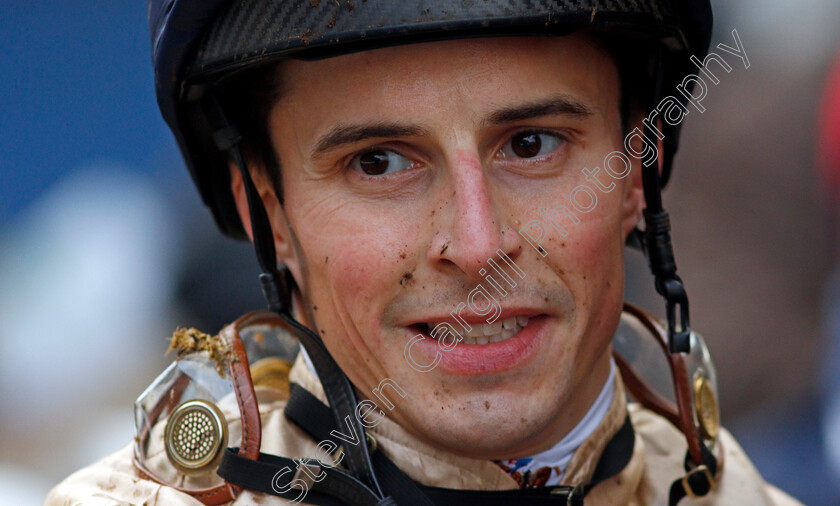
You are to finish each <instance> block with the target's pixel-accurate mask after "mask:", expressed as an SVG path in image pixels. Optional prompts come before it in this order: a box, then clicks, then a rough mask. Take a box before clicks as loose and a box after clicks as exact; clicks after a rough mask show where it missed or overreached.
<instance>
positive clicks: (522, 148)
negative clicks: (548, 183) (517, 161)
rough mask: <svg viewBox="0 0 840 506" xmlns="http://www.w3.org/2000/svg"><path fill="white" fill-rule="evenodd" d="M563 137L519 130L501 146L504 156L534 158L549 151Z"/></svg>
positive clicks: (558, 143)
mask: <svg viewBox="0 0 840 506" xmlns="http://www.w3.org/2000/svg"><path fill="white" fill-rule="evenodd" d="M564 140H565V139H563V137H560V136H559V135H554V134H549V133H545V132H520V133H518V134H516V135H514V136H513V137H511V139H510V140H509V141H508V142H507V143H506V144H505V145H504V146H502V156H503V157H504V158H535V157H537V156H543V155H547V154H548V153H551V152H552V151H554V150H555V149H557V146H559V145H560V143H562V142H563V141H564Z"/></svg>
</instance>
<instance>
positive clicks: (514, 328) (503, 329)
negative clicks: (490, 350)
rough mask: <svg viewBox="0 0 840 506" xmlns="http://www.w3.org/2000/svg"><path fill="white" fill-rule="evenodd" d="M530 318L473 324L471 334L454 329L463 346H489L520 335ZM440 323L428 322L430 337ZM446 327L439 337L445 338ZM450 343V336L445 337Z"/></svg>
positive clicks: (517, 317)
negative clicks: (459, 336) (488, 344)
mask: <svg viewBox="0 0 840 506" xmlns="http://www.w3.org/2000/svg"><path fill="white" fill-rule="evenodd" d="M529 320H530V318H528V317H527V316H511V317H510V318H505V319H504V320H497V321H495V322H494V323H473V324H471V325H470V327H472V328H471V329H470V331H469V332H464V328H463V327H461V326H460V325H453V328H454V329H455V330H457V331H458V333H459V334H460V335H461V337H463V338H464V340H463V341H461V342H462V343H463V344H487V343H498V342H499V341H504V340H505V339H510V338H511V337H513V336H515V335H516V334H517V333H519V331H520V330H522V329H524V328H525V327H527V326H528V322H529ZM439 323H440V322H427V323H426V324H425V325H426V329H424V330H427V331H428V333H429V335H431V333H432V331H433V330H434V329H435V326H436V325H438V324H439ZM445 328H446V327H445V326H444V327H441V330H439V331H438V333H439V335H438V336H437V337H442V336H444V335H445V334H444V330H443V329H445ZM445 339H446V340H447V341H448V340H450V339H451V338H450V337H449V336H447V337H445Z"/></svg>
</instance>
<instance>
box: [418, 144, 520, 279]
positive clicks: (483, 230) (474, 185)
mask: <svg viewBox="0 0 840 506" xmlns="http://www.w3.org/2000/svg"><path fill="white" fill-rule="evenodd" d="M449 165H450V170H449V171H448V172H449V178H448V181H449V182H450V184H451V187H447V188H446V190H445V192H446V193H445V194H444V195H445V197H444V198H445V199H446V200H445V202H446V204H445V207H444V210H445V219H443V220H441V221H439V222H438V223H439V228H438V230H437V234H436V235H435V238H434V240H433V241H432V244H431V248H430V250H429V257H430V260H432V262H433V263H437V264H451V265H454V266H457V267H458V268H459V269H460V270H461V271H463V272H464V273H466V274H467V275H468V277H470V278H472V279H474V280H480V279H482V271H483V269H484V268H485V267H486V264H487V260H488V259H491V258H494V257H497V256H498V251H499V250H501V251H502V252H503V253H504V254H506V255H508V256H510V257H511V258H514V259H515V257H516V256H518V255H519V252H521V251H522V247H521V244H520V243H521V240H520V236H519V234H518V233H517V232H516V230H514V229H513V228H512V227H511V226H510V225H509V223H510V220H511V219H512V218H511V216H510V215H509V209H507V208H506V206H505V205H504V202H505V201H506V200H507V198H508V197H510V195H504V192H505V191H506V189H505V188H499V187H498V185H491V183H490V182H489V181H488V177H487V174H486V171H485V170H484V167H483V166H482V163H481V159H480V157H479V155H478V153H472V152H461V153H459V154H457V155H456V156H455V158H454V159H453V160H452V161H451V162H450V164H449Z"/></svg>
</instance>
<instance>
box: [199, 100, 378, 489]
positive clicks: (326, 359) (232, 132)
mask: <svg viewBox="0 0 840 506" xmlns="http://www.w3.org/2000/svg"><path fill="white" fill-rule="evenodd" d="M208 95H209V97H208V100H209V101H210V103H209V104H208V107H207V108H206V110H207V111H209V112H211V114H210V116H211V121H213V123H214V126H215V127H216V128H215V133H214V135H213V138H214V141H215V143H216V146H217V147H218V148H219V150H221V151H224V152H226V153H227V154H228V156H229V157H230V159H231V161H233V163H234V164H235V165H236V167H237V169H238V170H239V173H240V174H241V175H242V182H243V184H244V186H245V194H246V196H247V199H248V211H249V214H250V218H251V232H252V235H253V239H254V249H255V250H256V253H257V261H258V262H259V265H260V268H261V270H262V271H263V272H262V274H260V283H261V284H262V289H263V294H264V295H265V299H266V301H267V302H268V308H269V310H271V311H273V312H275V313H277V314H278V315H279V316H280V317H281V318H283V320H285V321H286V323H287V324H288V325H289V326H290V327H291V330H292V331H293V332H294V333H295V335H296V337H297V338H298V340H299V341H300V344H301V346H303V347H304V349H306V352H307V353H308V354H309V358H311V359H312V364H313V365H314V366H315V371H316V372H317V374H318V377H319V378H320V380H321V383H322V384H323V386H324V392H326V395H327V399H328V400H329V404H330V407H331V410H330V411H331V416H332V418H333V420H334V421H335V423H336V424H337V425H338V426H344V424H345V423H348V424H351V426H352V430H355V431H356V433H358V434H361V435H362V436H364V434H365V430H364V427H362V425H361V422H360V421H359V419H358V418H357V417H356V415H355V409H356V405H357V403H358V401H357V399H356V393H355V391H354V390H353V385H352V384H351V383H350V380H349V379H348V378H347V376H346V375H345V374H344V372H343V371H342V370H341V368H340V367H339V366H338V364H337V363H336V362H335V360H334V359H333V358H332V356H331V355H330V353H329V351H327V348H326V346H325V345H324V342H323V341H322V340H321V338H320V337H318V335H317V334H315V333H314V332H313V331H312V330H310V329H308V328H306V327H305V326H303V325H301V324H300V323H299V322H298V321H297V320H295V319H294V317H293V316H292V314H291V311H292V302H291V293H292V287H293V286H294V280H293V279H292V277H291V274H290V273H289V271H288V269H286V268H283V270H282V271H280V270H278V269H277V266H276V265H277V256H276V251H275V248H274V235H273V233H272V229H271V223H270V221H269V219H268V215H267V213H266V211H265V207H264V206H263V203H262V199H261V198H260V195H259V192H258V191H257V188H256V186H255V185H254V182H253V180H252V179H251V175H250V173H249V172H248V169H247V167H246V166H245V161H244V159H243V157H242V153H241V151H240V149H239V142H240V140H241V136H240V135H239V132H238V131H237V129H236V127H235V126H233V125H231V124H230V123H229V122H228V121H227V119H226V118H225V115H224V111H223V110H222V108H221V106H220V104H219V103H218V101H217V100H216V98H215V96H213V94H212V93H208ZM345 421H346V422H345ZM346 465H347V467H348V468H349V470H350V472H351V473H352V474H353V476H355V477H356V478H358V481H360V482H361V483H362V484H364V486H366V487H367V488H368V489H369V490H371V491H372V493H373V494H374V495H375V496H376V497H378V498H380V499H384V496H383V494H382V490H381V488H380V486H379V483H378V482H377V480H376V476H375V475H374V473H373V465H372V463H371V460H370V454H369V452H368V448H367V446H365V445H357V446H355V447H352V448H348V451H347V452H346Z"/></svg>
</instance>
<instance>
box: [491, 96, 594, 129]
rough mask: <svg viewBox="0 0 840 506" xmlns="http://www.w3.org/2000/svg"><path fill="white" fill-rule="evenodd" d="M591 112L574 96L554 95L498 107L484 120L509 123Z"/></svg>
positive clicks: (587, 114)
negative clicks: (520, 103) (501, 107)
mask: <svg viewBox="0 0 840 506" xmlns="http://www.w3.org/2000/svg"><path fill="white" fill-rule="evenodd" d="M593 114H595V113H594V112H593V110H592V108H591V107H589V106H588V105H586V104H585V103H583V102H581V101H579V100H577V99H575V98H574V97H571V96H569V95H556V96H553V97H549V98H546V99H544V100H538V101H535V102H527V103H525V104H522V105H515V106H511V107H505V108H503V109H499V110H497V111H495V112H493V113H491V114H490V115H489V116H488V117H487V119H486V121H485V122H486V123H489V124H498V123H511V122H514V121H522V120H526V119H531V118H539V117H541V116H558V115H560V116H574V117H579V118H586V117H588V116H592V115H593Z"/></svg>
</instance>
